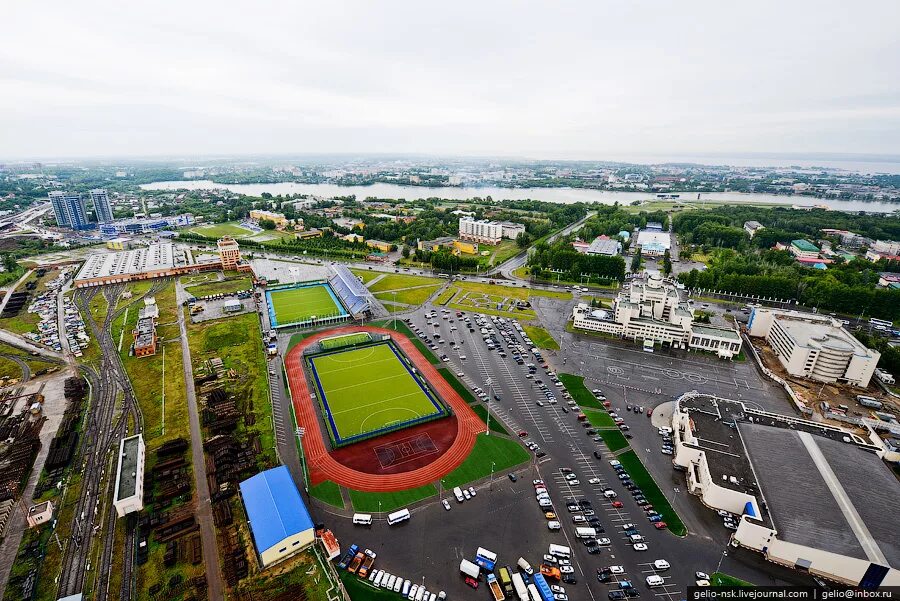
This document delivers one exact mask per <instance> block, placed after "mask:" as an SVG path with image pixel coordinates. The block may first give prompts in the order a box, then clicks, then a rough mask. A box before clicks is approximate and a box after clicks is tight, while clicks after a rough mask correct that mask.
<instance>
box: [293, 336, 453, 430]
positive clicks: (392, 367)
mask: <svg viewBox="0 0 900 601" xmlns="http://www.w3.org/2000/svg"><path fill="white" fill-rule="evenodd" d="M304 362H305V366H306V369H307V372H308V376H307V380H308V381H309V382H311V383H312V384H313V388H314V391H315V396H316V399H317V400H318V403H319V407H320V409H321V412H322V417H323V419H324V421H325V425H326V428H327V430H328V434H329V436H330V438H331V443H332V446H333V447H334V448H338V447H342V446H345V445H348V444H352V443H354V442H359V441H361V440H365V439H368V438H373V437H376V436H380V435H382V434H386V433H388V432H394V431H396V430H400V429H403V428H408V427H410V426H415V425H417V424H422V423H425V422H428V421H431V420H435V419H438V418H441V417H445V416H447V415H449V414H450V411H449V409H448V408H447V406H446V405H445V404H444V403H443V402H442V401H440V400H439V398H438V396H437V394H436V393H435V392H434V391H433V390H431V389H430V387H429V385H428V382H427V380H425V378H423V377H422V376H421V374H419V373H418V371H417V370H416V368H415V367H414V366H413V364H412V361H411V360H410V359H409V358H407V357H406V356H405V355H404V354H403V353H402V352H401V351H400V349H399V348H397V346H396V345H395V344H394V343H393V342H392V341H391V339H390V337H389V336H383V335H372V334H369V333H367V332H358V333H351V334H345V335H340V336H335V337H331V338H323V339H322V340H320V341H319V343H318V344H317V345H313V346H311V347H310V348H309V349H308V351H307V353H306V354H305V356H304Z"/></svg>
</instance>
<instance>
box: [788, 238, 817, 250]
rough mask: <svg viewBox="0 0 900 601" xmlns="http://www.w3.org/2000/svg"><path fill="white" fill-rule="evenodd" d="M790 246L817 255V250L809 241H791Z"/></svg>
mask: <svg viewBox="0 0 900 601" xmlns="http://www.w3.org/2000/svg"><path fill="white" fill-rule="evenodd" d="M791 246H793V247H795V248H797V249H798V250H802V251H804V252H811V253H817V252H819V248H818V247H817V246H816V245H815V244H813V243H812V242H810V241H809V240H791Z"/></svg>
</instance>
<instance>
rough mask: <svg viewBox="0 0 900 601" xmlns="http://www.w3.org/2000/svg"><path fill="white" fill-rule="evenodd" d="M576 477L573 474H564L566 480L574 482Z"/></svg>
mask: <svg viewBox="0 0 900 601" xmlns="http://www.w3.org/2000/svg"><path fill="white" fill-rule="evenodd" d="M577 477H578V476H576V475H575V474H566V480H574V479H576V478H577Z"/></svg>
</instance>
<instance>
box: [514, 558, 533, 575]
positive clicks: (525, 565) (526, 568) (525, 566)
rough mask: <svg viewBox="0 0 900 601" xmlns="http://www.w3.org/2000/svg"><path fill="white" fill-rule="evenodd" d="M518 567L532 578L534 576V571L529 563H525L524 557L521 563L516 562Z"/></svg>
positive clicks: (520, 560)
mask: <svg viewBox="0 0 900 601" xmlns="http://www.w3.org/2000/svg"><path fill="white" fill-rule="evenodd" d="M516 565H517V566H519V569H520V570H522V571H523V572H525V573H526V574H528V575H529V576H531V575H532V574H534V569H533V568H532V567H531V564H529V563H528V562H527V561H525V558H524V557H520V558H519V561H517V562H516Z"/></svg>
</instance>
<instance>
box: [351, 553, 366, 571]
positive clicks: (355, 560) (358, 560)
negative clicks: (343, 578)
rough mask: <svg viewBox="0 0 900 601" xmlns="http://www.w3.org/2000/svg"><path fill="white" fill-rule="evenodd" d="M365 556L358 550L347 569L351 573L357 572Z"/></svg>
mask: <svg viewBox="0 0 900 601" xmlns="http://www.w3.org/2000/svg"><path fill="white" fill-rule="evenodd" d="M365 557H366V555H365V553H363V552H362V551H359V552H357V553H356V555H355V556H354V557H353V561H351V562H350V567H348V568H347V571H348V572H350V573H351V574H356V571H357V570H359V566H360V565H362V562H363V559H364V558H365Z"/></svg>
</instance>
